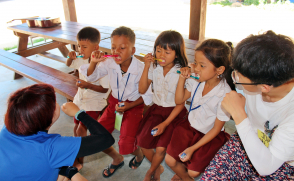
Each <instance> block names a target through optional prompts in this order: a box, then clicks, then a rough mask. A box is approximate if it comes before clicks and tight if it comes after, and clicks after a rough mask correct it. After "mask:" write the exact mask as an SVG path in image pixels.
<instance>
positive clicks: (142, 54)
mask: <svg viewBox="0 0 294 181" xmlns="http://www.w3.org/2000/svg"><path fill="white" fill-rule="evenodd" d="M140 55H141V56H143V57H145V56H146V54H144V53H140ZM154 60H157V61H159V62H165V61H164V60H161V59H159V58H154Z"/></svg>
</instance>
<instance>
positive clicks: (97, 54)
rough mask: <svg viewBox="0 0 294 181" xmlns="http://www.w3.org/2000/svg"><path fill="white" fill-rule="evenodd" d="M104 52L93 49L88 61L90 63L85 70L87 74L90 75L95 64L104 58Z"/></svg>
mask: <svg viewBox="0 0 294 181" xmlns="http://www.w3.org/2000/svg"><path fill="white" fill-rule="evenodd" d="M103 56H104V53H103V52H100V51H98V50H97V51H93V52H92V54H91V61H90V65H89V68H88V71H87V76H90V75H92V73H93V72H94V70H95V69H96V66H97V64H98V63H99V62H103V61H105V60H106V57H103Z"/></svg>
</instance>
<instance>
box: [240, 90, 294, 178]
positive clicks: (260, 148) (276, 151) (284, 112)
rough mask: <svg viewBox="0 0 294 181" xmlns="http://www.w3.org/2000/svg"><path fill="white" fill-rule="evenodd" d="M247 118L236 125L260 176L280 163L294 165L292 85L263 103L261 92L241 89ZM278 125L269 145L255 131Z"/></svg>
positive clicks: (273, 169) (271, 170)
mask: <svg viewBox="0 0 294 181" xmlns="http://www.w3.org/2000/svg"><path fill="white" fill-rule="evenodd" d="M244 96H245V98H246V108H247V116H248V118H246V119H244V120H243V121H242V122H241V123H240V124H239V125H236V128H237V131H238V134H239V136H240V138H241V140H242V143H243V145H244V148H245V150H246V153H247V154H248V157H249V159H250V161H251V162H252V164H253V166H254V167H255V168H256V170H257V171H258V172H259V174H261V175H269V174H271V173H273V172H274V171H276V170H277V169H278V168H279V167H280V166H281V164H282V163H284V162H288V163H289V164H290V165H292V166H294V88H292V90H291V91H290V92H289V93H288V94H287V95H286V96H285V97H284V98H282V99H281V100H279V101H277V102H264V101H263V99H262V95H261V93H251V92H248V91H246V90H244ZM266 121H269V129H270V130H272V129H273V127H275V126H276V125H278V127H277V128H276V129H275V131H274V133H273V134H272V138H271V141H270V142H269V146H268V148H267V147H266V146H265V145H264V144H263V143H262V141H261V140H260V139H259V138H258V133H257V130H260V131H261V132H263V133H264V132H265V126H264V125H265V122H266Z"/></svg>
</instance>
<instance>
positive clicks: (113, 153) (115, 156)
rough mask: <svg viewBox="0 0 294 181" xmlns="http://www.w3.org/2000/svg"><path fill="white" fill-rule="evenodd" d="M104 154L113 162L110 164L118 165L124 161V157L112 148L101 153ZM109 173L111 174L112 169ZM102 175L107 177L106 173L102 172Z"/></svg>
mask: <svg viewBox="0 0 294 181" xmlns="http://www.w3.org/2000/svg"><path fill="white" fill-rule="evenodd" d="M103 152H104V153H105V154H107V155H108V156H110V157H111V158H112V159H113V161H112V162H111V164H113V165H118V164H120V163H121V162H122V161H124V157H123V156H122V155H121V154H119V153H118V152H117V151H116V150H115V149H114V147H113V146H111V147H109V148H107V149H106V150H104V151H103ZM109 171H110V173H113V171H114V169H109ZM104 175H105V176H108V174H107V171H106V170H104Z"/></svg>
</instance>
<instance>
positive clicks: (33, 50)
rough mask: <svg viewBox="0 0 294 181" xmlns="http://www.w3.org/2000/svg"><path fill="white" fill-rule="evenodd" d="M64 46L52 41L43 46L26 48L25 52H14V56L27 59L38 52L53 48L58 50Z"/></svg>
mask: <svg viewBox="0 0 294 181" xmlns="http://www.w3.org/2000/svg"><path fill="white" fill-rule="evenodd" d="M64 45H65V44H64V43H60V42H57V41H52V42H48V43H43V44H40V45H37V46H34V47H32V48H28V49H26V50H22V51H17V52H15V54H18V55H20V56H23V57H28V56H31V55H35V54H38V53H39V52H44V51H47V50H51V49H54V48H59V47H60V46H64Z"/></svg>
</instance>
